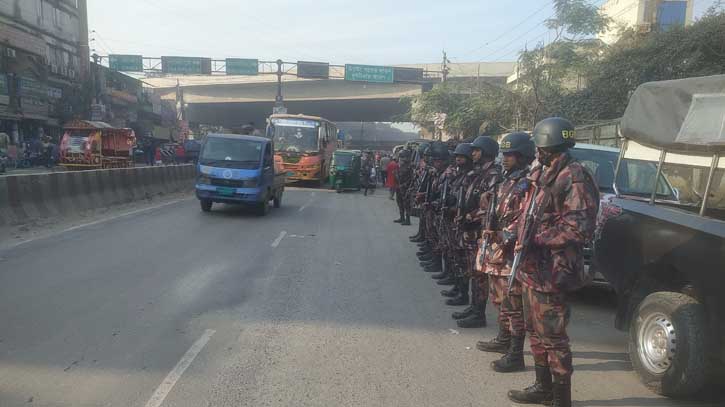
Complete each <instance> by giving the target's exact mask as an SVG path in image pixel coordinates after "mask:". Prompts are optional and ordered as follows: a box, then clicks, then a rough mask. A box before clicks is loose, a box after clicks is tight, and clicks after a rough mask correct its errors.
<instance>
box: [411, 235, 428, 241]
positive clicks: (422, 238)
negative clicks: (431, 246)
mask: <svg viewBox="0 0 725 407" xmlns="http://www.w3.org/2000/svg"><path fill="white" fill-rule="evenodd" d="M410 241H411V242H413V243H423V242H424V241H425V238H424V237H423V236H417V237H415V238H410Z"/></svg>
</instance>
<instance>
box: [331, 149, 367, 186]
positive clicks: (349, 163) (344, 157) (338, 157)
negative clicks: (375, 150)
mask: <svg viewBox="0 0 725 407" xmlns="http://www.w3.org/2000/svg"><path fill="white" fill-rule="evenodd" d="M361 158H362V152H361V151H360V150H335V152H334V153H333V154H332V164H331V165H330V186H331V187H332V188H334V189H335V190H337V192H342V191H344V190H346V189H354V190H356V191H359V190H360V160H361Z"/></svg>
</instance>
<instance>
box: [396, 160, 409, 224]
mask: <svg viewBox="0 0 725 407" xmlns="http://www.w3.org/2000/svg"><path fill="white" fill-rule="evenodd" d="M398 160H399V161H400V166H399V168H398V172H397V174H395V178H396V180H397V190H396V191H395V192H396V202H397V204H398V209H399V211H400V224H401V225H410V197H409V196H408V193H409V189H410V185H411V184H412V183H413V167H412V166H411V163H410V150H403V151H401V152H400V154H399V155H398Z"/></svg>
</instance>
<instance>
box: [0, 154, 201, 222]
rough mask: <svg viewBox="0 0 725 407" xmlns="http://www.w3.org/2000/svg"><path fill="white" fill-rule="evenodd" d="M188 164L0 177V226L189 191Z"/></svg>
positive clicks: (192, 172) (191, 172)
mask: <svg viewBox="0 0 725 407" xmlns="http://www.w3.org/2000/svg"><path fill="white" fill-rule="evenodd" d="M195 173H196V172H195V169H194V166H193V165H191V164H186V165H175V166H159V167H140V168H117V169H107V170H92V171H68V172H55V173H47V174H28V175H9V176H6V177H0V226H13V225H20V224H23V223H27V222H31V221H33V220H34V219H39V218H53V217H63V216H71V215H77V214H80V213H82V212H84V211H87V210H91V209H99V208H107V207H112V206H114V205H119V204H124V203H130V202H135V201H142V200H148V199H152V198H154V197H155V196H160V195H164V194H168V193H174V192H181V191H185V190H189V191H191V190H192V189H193V187H194V176H195Z"/></svg>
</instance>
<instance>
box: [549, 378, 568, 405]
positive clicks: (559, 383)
mask: <svg viewBox="0 0 725 407" xmlns="http://www.w3.org/2000/svg"><path fill="white" fill-rule="evenodd" d="M553 390H554V401H553V403H552V404H551V405H552V407H571V378H569V377H563V376H554V389H553Z"/></svg>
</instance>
